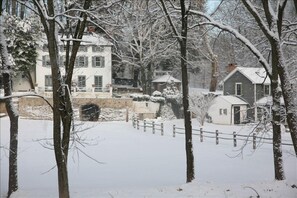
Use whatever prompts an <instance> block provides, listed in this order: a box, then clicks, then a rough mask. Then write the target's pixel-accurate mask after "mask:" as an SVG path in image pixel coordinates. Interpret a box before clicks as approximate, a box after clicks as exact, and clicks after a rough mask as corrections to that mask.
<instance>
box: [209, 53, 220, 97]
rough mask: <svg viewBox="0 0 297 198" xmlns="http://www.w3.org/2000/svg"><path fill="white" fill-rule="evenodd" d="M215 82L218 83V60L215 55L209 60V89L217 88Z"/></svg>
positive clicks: (212, 90) (211, 90)
mask: <svg viewBox="0 0 297 198" xmlns="http://www.w3.org/2000/svg"><path fill="white" fill-rule="evenodd" d="M217 84H218V61H217V59H216V57H215V56H213V58H212V61H211V80H210V86H209V91H210V92H215V91H216V90H217Z"/></svg>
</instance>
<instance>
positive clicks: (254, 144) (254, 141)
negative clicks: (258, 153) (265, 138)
mask: <svg viewBox="0 0 297 198" xmlns="http://www.w3.org/2000/svg"><path fill="white" fill-rule="evenodd" d="M253 149H256V133H253Z"/></svg>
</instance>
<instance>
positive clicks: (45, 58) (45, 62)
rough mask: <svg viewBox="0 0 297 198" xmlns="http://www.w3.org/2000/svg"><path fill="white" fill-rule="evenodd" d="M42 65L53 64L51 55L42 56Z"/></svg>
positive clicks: (48, 65)
mask: <svg viewBox="0 0 297 198" xmlns="http://www.w3.org/2000/svg"><path fill="white" fill-rule="evenodd" d="M42 66H43V67H50V66H51V62H50V58H49V55H44V56H42Z"/></svg>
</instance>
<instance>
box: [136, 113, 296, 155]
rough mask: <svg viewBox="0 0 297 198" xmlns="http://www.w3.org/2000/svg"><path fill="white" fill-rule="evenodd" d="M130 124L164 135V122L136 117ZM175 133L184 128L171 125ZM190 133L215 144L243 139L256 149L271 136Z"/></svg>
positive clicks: (211, 132) (234, 144)
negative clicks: (208, 139) (157, 122)
mask: <svg viewBox="0 0 297 198" xmlns="http://www.w3.org/2000/svg"><path fill="white" fill-rule="evenodd" d="M132 124H133V127H134V128H137V130H139V128H140V127H143V131H144V132H147V129H148V128H151V130H152V133H153V134H155V132H156V130H157V131H161V135H162V136H163V135H164V124H163V123H160V124H156V123H155V122H154V121H152V122H148V121H146V120H143V121H142V124H140V121H139V120H138V119H132ZM177 134H180V135H184V134H185V129H184V128H182V127H176V125H173V127H172V136H173V137H176V135H177ZM192 135H193V136H199V139H200V142H203V141H204V139H205V138H211V139H215V143H216V145H217V144H219V142H220V140H228V141H233V146H234V147H237V142H238V141H244V142H246V143H252V145H253V149H256V147H257V144H272V143H273V142H272V140H273V139H272V138H267V137H260V136H257V134H256V133H251V134H250V135H241V134H237V133H236V132H235V131H234V132H233V133H231V134H230V133H224V132H220V131H219V130H215V131H205V130H203V128H200V129H192ZM281 144H282V145H285V146H293V144H292V143H289V142H288V141H284V140H283V142H282V143H281Z"/></svg>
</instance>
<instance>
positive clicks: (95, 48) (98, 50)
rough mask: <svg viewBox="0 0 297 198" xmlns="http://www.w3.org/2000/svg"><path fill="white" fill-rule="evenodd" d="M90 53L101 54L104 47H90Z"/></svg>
mask: <svg viewBox="0 0 297 198" xmlns="http://www.w3.org/2000/svg"><path fill="white" fill-rule="evenodd" d="M92 51H93V52H103V51H104V47H102V46H96V45H94V46H92Z"/></svg>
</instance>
